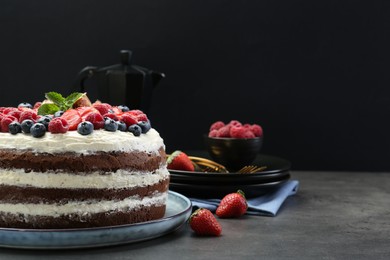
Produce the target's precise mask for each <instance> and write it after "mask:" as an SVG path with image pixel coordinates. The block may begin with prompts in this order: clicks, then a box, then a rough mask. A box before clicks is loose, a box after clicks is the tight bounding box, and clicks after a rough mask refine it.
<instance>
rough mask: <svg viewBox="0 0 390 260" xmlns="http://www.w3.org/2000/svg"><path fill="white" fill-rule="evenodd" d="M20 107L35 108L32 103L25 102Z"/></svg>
mask: <svg viewBox="0 0 390 260" xmlns="http://www.w3.org/2000/svg"><path fill="white" fill-rule="evenodd" d="M18 107H24V108H33V106H32V105H31V104H30V103H27V102H23V103H20V104H19V105H18Z"/></svg>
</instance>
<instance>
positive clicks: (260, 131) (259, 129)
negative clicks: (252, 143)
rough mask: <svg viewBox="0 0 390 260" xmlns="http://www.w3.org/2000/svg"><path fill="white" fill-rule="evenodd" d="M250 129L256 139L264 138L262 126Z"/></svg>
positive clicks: (255, 125)
mask: <svg viewBox="0 0 390 260" xmlns="http://www.w3.org/2000/svg"><path fill="white" fill-rule="evenodd" d="M249 129H250V130H251V132H252V133H253V134H254V135H255V136H256V137H260V136H263V128H262V127H261V126H259V125H257V124H253V125H251V127H250V128H249Z"/></svg>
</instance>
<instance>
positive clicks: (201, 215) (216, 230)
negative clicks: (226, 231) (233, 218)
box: [189, 208, 222, 236]
mask: <svg viewBox="0 0 390 260" xmlns="http://www.w3.org/2000/svg"><path fill="white" fill-rule="evenodd" d="M189 223H190V227H191V229H192V230H193V231H194V232H195V234H197V235H200V236H220V235H221V233H222V227H221V225H220V224H219V222H218V221H217V219H216V218H215V217H214V215H213V213H211V211H210V210H208V209H204V208H200V209H198V210H196V211H195V212H194V213H192V215H191V217H190V219H189Z"/></svg>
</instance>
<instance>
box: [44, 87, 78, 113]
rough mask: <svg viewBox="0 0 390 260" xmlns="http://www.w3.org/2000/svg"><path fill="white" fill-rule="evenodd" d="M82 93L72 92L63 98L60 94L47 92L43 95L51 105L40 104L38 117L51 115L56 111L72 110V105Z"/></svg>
mask: <svg viewBox="0 0 390 260" xmlns="http://www.w3.org/2000/svg"><path fill="white" fill-rule="evenodd" d="M83 95H85V94H84V93H78V92H74V93H72V94H70V95H69V96H67V97H66V98H65V97H63V96H62V95H61V94H60V93H57V92H53V91H52V92H48V93H46V94H45V97H46V99H48V100H49V101H51V102H52V103H45V104H42V105H41V106H40V107H39V108H38V115H42V116H44V115H52V114H54V113H55V112H57V111H66V110H68V109H70V108H72V106H73V104H74V103H75V102H76V101H77V100H79V99H80V98H81V97H82V96H83Z"/></svg>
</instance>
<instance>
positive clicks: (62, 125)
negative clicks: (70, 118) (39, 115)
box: [48, 117, 69, 134]
mask: <svg viewBox="0 0 390 260" xmlns="http://www.w3.org/2000/svg"><path fill="white" fill-rule="evenodd" d="M48 129H49V132H50V133H52V134H64V133H66V132H68V130H69V124H68V122H67V121H66V120H65V119H63V118H61V117H56V118H54V119H53V120H51V121H50V123H49V127H48Z"/></svg>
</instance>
